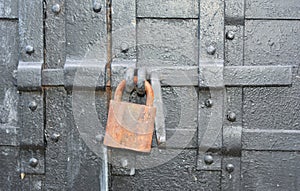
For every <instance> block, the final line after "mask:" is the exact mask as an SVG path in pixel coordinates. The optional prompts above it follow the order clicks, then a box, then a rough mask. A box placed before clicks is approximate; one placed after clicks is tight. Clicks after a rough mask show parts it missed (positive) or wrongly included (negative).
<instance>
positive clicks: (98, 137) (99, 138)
mask: <svg viewBox="0 0 300 191" xmlns="http://www.w3.org/2000/svg"><path fill="white" fill-rule="evenodd" d="M103 139H104V137H103V135H101V134H99V135H96V140H97V141H98V142H100V143H101V142H102V141H103Z"/></svg>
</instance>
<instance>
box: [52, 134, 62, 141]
mask: <svg viewBox="0 0 300 191" xmlns="http://www.w3.org/2000/svg"><path fill="white" fill-rule="evenodd" d="M59 137H60V134H59V133H53V134H52V135H51V137H50V139H51V140H52V141H54V142H57V141H58V140H59Z"/></svg>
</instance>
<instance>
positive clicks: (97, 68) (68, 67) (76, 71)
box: [64, 60, 105, 90]
mask: <svg viewBox="0 0 300 191" xmlns="http://www.w3.org/2000/svg"><path fill="white" fill-rule="evenodd" d="M104 66H105V62H103V61H97V60H67V62H66V64H65V66H64V79H65V82H64V85H65V88H66V89H72V88H74V89H76V90H80V89H81V90H88V89H90V90H95V89H99V88H103V87H104V86H105V77H104V75H105V72H104V70H105V68H104Z"/></svg>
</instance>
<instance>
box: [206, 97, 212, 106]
mask: <svg viewBox="0 0 300 191" xmlns="http://www.w3.org/2000/svg"><path fill="white" fill-rule="evenodd" d="M204 104H205V106H206V107H212V106H213V101H212V100H211V99H207V100H205V102H204Z"/></svg>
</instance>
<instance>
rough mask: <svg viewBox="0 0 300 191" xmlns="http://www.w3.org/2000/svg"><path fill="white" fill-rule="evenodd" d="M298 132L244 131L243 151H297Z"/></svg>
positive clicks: (299, 147)
mask: <svg viewBox="0 0 300 191" xmlns="http://www.w3.org/2000/svg"><path fill="white" fill-rule="evenodd" d="M299 136H300V131H299V130H264V129H244V130H243V136H242V147H243V150H262V151H299V150H300V141H299V140H300V139H299Z"/></svg>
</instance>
